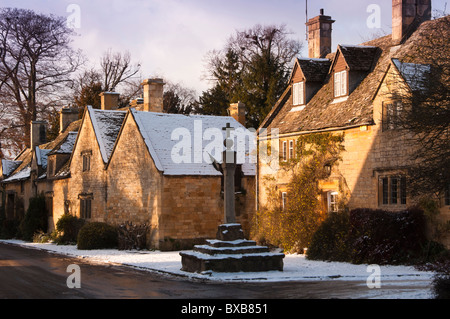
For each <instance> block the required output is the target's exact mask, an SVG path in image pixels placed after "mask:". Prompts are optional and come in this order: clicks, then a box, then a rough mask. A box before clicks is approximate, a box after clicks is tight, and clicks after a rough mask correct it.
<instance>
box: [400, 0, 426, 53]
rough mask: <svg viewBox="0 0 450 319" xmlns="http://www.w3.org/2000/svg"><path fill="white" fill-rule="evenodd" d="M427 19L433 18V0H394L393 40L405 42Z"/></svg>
mask: <svg viewBox="0 0 450 319" xmlns="http://www.w3.org/2000/svg"><path fill="white" fill-rule="evenodd" d="M426 20H431V0H392V41H393V42H394V44H400V43H403V42H404V41H405V40H406V39H407V38H408V37H409V36H410V35H411V34H412V33H413V32H414V31H415V30H416V29H417V28H418V27H419V25H420V24H421V23H422V22H423V21H426Z"/></svg>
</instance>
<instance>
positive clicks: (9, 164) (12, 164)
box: [2, 159, 22, 176]
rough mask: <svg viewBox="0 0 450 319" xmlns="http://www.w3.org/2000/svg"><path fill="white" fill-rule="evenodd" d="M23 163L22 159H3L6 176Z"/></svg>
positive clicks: (3, 170) (3, 171)
mask: <svg viewBox="0 0 450 319" xmlns="http://www.w3.org/2000/svg"><path fill="white" fill-rule="evenodd" d="M20 164H22V161H11V160H7V159H2V173H3V175H4V176H9V175H10V174H11V173H12V172H14V171H15V170H16V169H17V168H18V167H19V166H20Z"/></svg>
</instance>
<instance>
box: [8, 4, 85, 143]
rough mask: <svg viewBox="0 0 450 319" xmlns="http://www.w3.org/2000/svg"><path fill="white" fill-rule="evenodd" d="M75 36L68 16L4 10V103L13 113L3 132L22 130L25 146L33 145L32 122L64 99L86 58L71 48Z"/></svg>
mask: <svg viewBox="0 0 450 319" xmlns="http://www.w3.org/2000/svg"><path fill="white" fill-rule="evenodd" d="M72 35H73V31H72V30H71V29H69V28H68V27H67V26H66V20H65V18H62V17H56V16H53V15H44V14H37V13H35V12H33V11H31V10H24V9H16V8H13V9H11V8H3V9H0V47H1V48H2V50H1V52H0V53H1V54H0V88H1V94H0V104H1V105H2V106H3V107H7V108H8V110H9V111H10V113H9V117H8V118H7V119H4V120H5V121H6V122H7V123H8V124H7V125H8V128H6V129H5V127H3V128H2V129H1V130H0V131H3V133H4V134H6V135H8V134H7V133H8V131H10V130H12V129H13V128H15V129H19V130H20V131H21V132H22V134H19V135H20V136H21V138H20V139H19V140H20V144H21V145H20V146H21V147H23V145H29V135H30V121H34V120H36V119H38V117H41V116H42V115H44V114H45V113H46V111H47V110H48V108H49V106H54V105H55V104H56V103H58V102H59V101H60V98H61V96H62V93H63V92H64V91H65V90H66V88H67V87H68V86H69V84H70V81H71V79H70V76H71V75H72V73H73V72H74V71H76V70H77V68H78V67H79V66H80V65H81V64H82V62H83V61H82V56H81V53H80V52H79V51H75V50H73V49H72V47H71V46H70V43H71V41H72V40H71V39H72V38H71V37H72ZM16 133H17V132H16Z"/></svg>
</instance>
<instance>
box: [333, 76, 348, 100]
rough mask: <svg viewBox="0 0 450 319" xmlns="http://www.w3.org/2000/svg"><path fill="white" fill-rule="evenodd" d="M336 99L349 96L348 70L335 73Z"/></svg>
mask: <svg viewBox="0 0 450 319" xmlns="http://www.w3.org/2000/svg"><path fill="white" fill-rule="evenodd" d="M333 83H334V97H342V96H347V95H348V72H347V70H343V71H339V72H334V81H333Z"/></svg>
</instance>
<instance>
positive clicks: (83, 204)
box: [78, 194, 93, 219]
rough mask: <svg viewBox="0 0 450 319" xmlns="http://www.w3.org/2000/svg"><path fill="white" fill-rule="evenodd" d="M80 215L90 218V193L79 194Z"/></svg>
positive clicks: (91, 196)
mask: <svg viewBox="0 0 450 319" xmlns="http://www.w3.org/2000/svg"><path fill="white" fill-rule="evenodd" d="M78 198H79V199H80V217H81V218H83V219H90V218H91V217H92V199H93V195H92V194H80V195H79V196H78Z"/></svg>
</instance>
